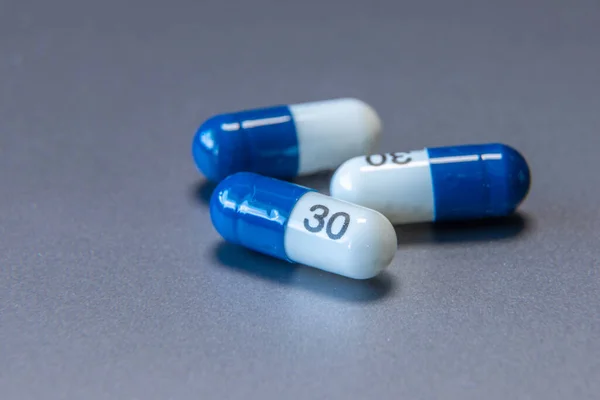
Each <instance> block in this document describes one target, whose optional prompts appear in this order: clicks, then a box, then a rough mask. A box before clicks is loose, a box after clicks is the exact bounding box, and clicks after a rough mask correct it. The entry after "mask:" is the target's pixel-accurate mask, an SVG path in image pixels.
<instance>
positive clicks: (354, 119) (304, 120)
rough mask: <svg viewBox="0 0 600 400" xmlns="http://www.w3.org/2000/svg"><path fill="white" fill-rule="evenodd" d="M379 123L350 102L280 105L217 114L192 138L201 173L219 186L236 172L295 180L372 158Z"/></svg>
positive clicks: (361, 106)
mask: <svg viewBox="0 0 600 400" xmlns="http://www.w3.org/2000/svg"><path fill="white" fill-rule="evenodd" d="M380 131H381V121H380V119H379V116H378V115H377V113H376V112H375V110H373V108H371V107H370V106H369V105H368V104H366V103H364V102H362V101H360V100H357V99H352V98H343V99H333V100H325V101H317V102H310V103H301V104H293V105H280V106H273V107H267V108H260V109H254V110H246V111H239V112H233V113H227V114H220V115H216V116H213V117H212V118H210V119H208V120H207V121H206V122H204V123H203V124H202V125H201V126H200V128H199V129H198V131H197V132H196V135H195V137H194V140H193V145H192V153H193V157H194V160H195V162H196V165H197V167H198V169H199V170H200V171H201V172H202V173H203V174H204V175H205V176H206V178H207V179H209V180H211V181H214V182H218V181H220V180H222V179H224V178H226V177H227V176H229V175H231V174H234V173H236V172H243V171H246V172H254V173H258V174H261V175H265V176H271V177H276V178H293V177H296V176H299V175H306V174H311V173H315V172H318V171H322V170H331V169H334V168H336V167H338V166H339V165H340V164H341V163H343V162H344V161H346V160H347V159H349V158H351V157H354V156H358V155H361V154H368V153H369V152H371V151H372V149H373V148H374V146H375V144H376V141H377V139H378V137H379V135H380Z"/></svg>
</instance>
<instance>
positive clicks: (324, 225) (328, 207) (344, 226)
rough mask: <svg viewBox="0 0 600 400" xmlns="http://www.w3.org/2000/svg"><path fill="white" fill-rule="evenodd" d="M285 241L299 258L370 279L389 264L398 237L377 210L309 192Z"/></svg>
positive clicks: (290, 223)
mask: <svg viewBox="0 0 600 400" xmlns="http://www.w3.org/2000/svg"><path fill="white" fill-rule="evenodd" d="M307 226H308V227H310V228H311V229H312V230H313V231H312V232H311V231H309V230H308V229H307ZM319 228H320V229H319ZM332 237H333V239H332ZM284 246H285V252H286V254H287V256H288V257H289V258H290V259H291V260H292V261H295V262H297V263H300V264H305V265H308V266H311V267H315V268H318V269H322V270H324V271H329V272H332V273H335V274H339V275H343V276H346V277H349V278H354V279H368V278H372V277H374V276H375V275H377V274H378V273H379V272H381V271H382V270H383V269H384V268H385V267H387V266H388V265H389V264H390V263H391V261H392V259H393V258H394V255H395V254H396V248H397V240H396V232H395V231H394V228H393V227H392V224H390V222H389V221H388V220H387V218H385V217H384V216H383V215H381V214H380V213H378V212H377V211H373V210H370V209H368V208H365V207H361V206H357V205H355V204H351V203H347V202H345V201H342V200H337V199H333V198H331V197H329V196H325V195H322V194H320V193H316V192H308V193H306V194H305V195H304V196H302V197H301V198H300V200H298V202H297V203H296V205H295V206H294V209H293V210H292V213H291V214H290V217H289V219H288V223H287V226H286V230H285V237H284Z"/></svg>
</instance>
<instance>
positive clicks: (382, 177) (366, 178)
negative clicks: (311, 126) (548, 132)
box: [330, 144, 530, 224]
mask: <svg viewBox="0 0 600 400" xmlns="http://www.w3.org/2000/svg"><path fill="white" fill-rule="evenodd" d="M529 186H530V173H529V167H528V166H527V162H526V161H525V159H524V158H523V156H522V155H521V154H519V153H518V152H517V151H516V150H515V149H513V148H512V147H509V146H506V145H503V144H483V145H464V146H452V147H437V148H428V149H424V150H418V151H410V152H406V153H405V152H397V153H387V154H375V155H369V156H361V157H355V158H352V159H350V160H348V161H346V162H345V163H344V164H342V165H341V166H340V167H339V168H338V169H337V171H336V172H335V174H334V176H333V178H332V180H331V187H330V190H331V196H332V197H334V198H338V199H342V200H346V201H350V202H353V203H356V204H360V205H362V206H364V207H369V208H372V209H374V210H377V211H379V212H381V213H382V214H383V215H385V216H386V217H388V218H389V220H390V221H391V222H392V223H393V224H402V223H412V222H427V221H450V220H466V219H476V218H485V217H500V216H506V215H509V214H511V213H513V212H514V211H515V209H516V208H517V207H518V206H519V204H521V202H522V201H523V200H524V199H525V197H526V196H527V193H528V192H529Z"/></svg>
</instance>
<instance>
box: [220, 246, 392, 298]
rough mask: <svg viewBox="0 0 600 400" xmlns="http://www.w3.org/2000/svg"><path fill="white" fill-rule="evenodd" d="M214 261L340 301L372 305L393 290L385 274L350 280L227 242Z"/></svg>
mask: <svg viewBox="0 0 600 400" xmlns="http://www.w3.org/2000/svg"><path fill="white" fill-rule="evenodd" d="M214 257H215V259H216V260H217V261H218V262H219V264H221V265H222V266H224V267H226V268H230V269H231V270H234V271H236V272H239V273H242V274H246V275H250V276H253V277H257V278H260V279H264V280H266V281H271V282H275V283H278V284H281V285H286V286H292V287H297V288H300V289H303V290H307V291H309V292H313V293H316V294H318V295H323V296H328V297H332V298H335V299H338V300H342V301H348V302H373V301H377V300H380V299H382V298H384V297H386V296H387V295H388V294H389V293H391V292H392V291H393V290H397V285H396V283H395V282H394V279H393V277H392V276H391V275H390V274H389V273H386V272H385V271H383V272H382V273H380V274H379V275H377V276H376V277H374V278H371V279H366V280H356V279H350V278H346V277H343V276H340V275H335V274H332V273H329V272H325V271H321V270H318V269H316V268H311V267H307V266H303V265H300V264H291V263H288V262H285V261H282V260H278V259H276V258H273V257H269V256H266V255H263V254H260V253H257V252H254V251H251V250H248V249H245V248H243V247H241V246H237V245H233V244H230V243H227V242H221V243H220V244H219V245H217V246H216V247H215V250H214Z"/></svg>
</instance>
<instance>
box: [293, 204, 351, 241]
mask: <svg viewBox="0 0 600 400" xmlns="http://www.w3.org/2000/svg"><path fill="white" fill-rule="evenodd" d="M317 210H319V211H321V213H316V214H315V215H313V218H314V219H316V220H317V225H314V226H312V225H310V221H309V220H308V218H304V228H306V230H307V231H309V232H313V233H317V232H321V231H322V230H323V228H324V227H325V225H326V223H325V218H327V216H328V215H329V208H328V207H326V206H324V205H321V204H315V205H314V206H312V207H311V208H310V211H313V212H314V211H317ZM337 218H344V224H343V225H342V227H341V228H340V230H339V232H338V233H333V223H334V222H335V220H336V219H337ZM348 225H350V215H348V214H347V213H345V212H336V213H335V214H333V215H332V216H331V218H329V221H328V222H327V226H326V227H325V233H327V236H329V238H330V239H332V240H338V239H340V238H341V237H342V236H344V233H346V231H347V230H348Z"/></svg>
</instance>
